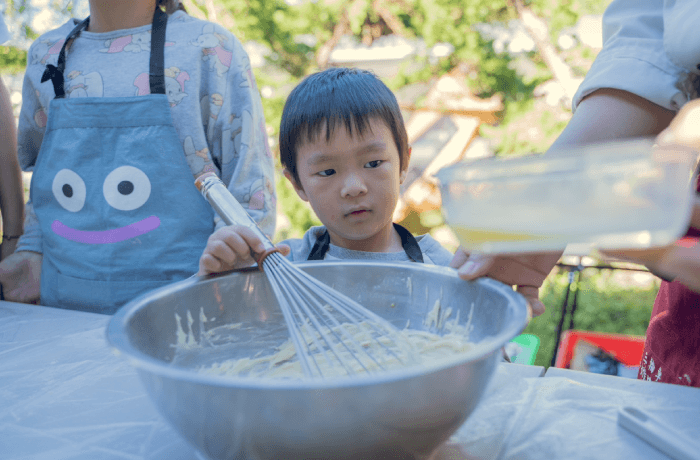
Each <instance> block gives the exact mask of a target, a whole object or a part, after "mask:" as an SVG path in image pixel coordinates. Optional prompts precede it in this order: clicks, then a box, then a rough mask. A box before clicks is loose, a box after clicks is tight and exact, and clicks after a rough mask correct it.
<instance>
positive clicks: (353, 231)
mask: <svg viewBox="0 0 700 460" xmlns="http://www.w3.org/2000/svg"><path fill="white" fill-rule="evenodd" d="M410 154H411V150H410V148H409V146H408V135H407V133H406V128H405V126H404V122H403V117H402V115H401V111H400V110H399V106H398V103H397V101H396V98H395V96H394V95H393V94H392V92H391V90H389V88H387V87H386V85H384V83H382V81H381V80H379V79H378V78H377V77H376V76H375V75H373V74H372V73H370V72H368V71H364V70H359V69H347V68H332V69H328V70H325V71H323V72H319V73H316V74H313V75H310V76H308V77H307V78H305V79H304V80H303V81H302V82H301V83H300V84H299V85H298V86H297V87H296V88H294V90H293V91H292V92H291V93H290V95H289V98H288V99H287V101H286V103H285V106H284V110H283V112H282V121H281V127H280V156H281V162H282V165H283V167H284V175H285V177H286V178H287V180H289V181H290V182H291V184H292V185H293V186H294V189H295V190H296V192H297V194H298V195H299V197H300V198H301V199H302V200H304V201H307V202H308V203H309V204H310V205H311V208H312V209H313V210H314V212H315V213H316V215H317V216H318V218H319V220H320V221H321V222H322V223H323V225H322V226H318V227H312V228H310V229H309V230H308V231H307V232H306V233H305V234H304V236H303V238H301V239H289V240H285V241H283V242H281V243H280V246H279V249H280V250H281V252H282V253H283V254H285V255H286V256H287V257H288V258H289V259H291V260H296V261H299V260H324V259H325V260H339V259H354V260H358V259H360V260H373V261H377V260H379V261H392V262H418V263H431V264H435V265H448V264H449V262H450V260H451V258H452V254H451V253H450V252H449V251H448V250H446V249H445V248H443V247H442V246H441V245H440V243H438V242H437V241H436V240H434V239H433V238H432V237H431V236H430V235H420V236H416V237H414V236H413V235H411V233H410V232H409V231H408V230H406V229H405V228H403V227H401V226H400V225H398V224H395V223H394V222H393V221H392V217H393V214H394V208H395V207H396V204H397V202H398V198H399V186H400V185H401V183H402V182H403V181H404V179H405V178H406V172H407V170H408V163H409V160H410ZM251 250H252V252H254V253H257V254H260V253H262V252H263V247H262V242H261V241H260V239H259V238H258V237H257V236H255V234H254V233H253V232H252V231H251V230H250V229H248V228H246V227H242V226H230V227H224V228H221V229H219V230H217V231H216V233H214V234H213V235H212V236H211V238H210V239H209V242H208V244H207V247H206V248H205V250H204V252H203V253H202V257H201V258H200V261H199V274H200V275H206V274H209V273H219V272H222V271H227V270H231V269H235V268H242V267H246V266H250V265H252V264H254V263H255V260H254V259H253V258H252V256H251Z"/></svg>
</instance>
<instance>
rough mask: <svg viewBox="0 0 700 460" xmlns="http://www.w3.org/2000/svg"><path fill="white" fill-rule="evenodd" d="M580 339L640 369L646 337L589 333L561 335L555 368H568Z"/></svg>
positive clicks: (623, 362) (565, 332) (565, 333)
mask: <svg viewBox="0 0 700 460" xmlns="http://www.w3.org/2000/svg"><path fill="white" fill-rule="evenodd" d="M579 339H584V340H585V341H587V342H590V343H592V344H593V345H596V346H597V347H599V348H600V349H602V350H603V351H605V352H607V353H609V354H611V355H612V356H614V357H615V359H617V360H618V361H620V362H621V363H622V364H624V365H626V366H635V367H638V366H639V364H640V363H641V361H642V354H643V353H644V337H643V336H637V335H624V334H606V333H601V332H588V331H564V332H562V334H561V341H560V342H559V349H558V350H557V359H556V362H555V364H554V366H555V367H560V368H568V367H569V362H570V361H571V358H572V357H573V354H574V347H575V346H576V342H578V341H579Z"/></svg>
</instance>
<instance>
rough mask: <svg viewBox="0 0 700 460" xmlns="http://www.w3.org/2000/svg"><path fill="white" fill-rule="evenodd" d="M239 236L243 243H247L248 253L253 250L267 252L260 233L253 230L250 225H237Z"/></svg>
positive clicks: (259, 252) (258, 252) (257, 252)
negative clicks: (257, 233)
mask: <svg viewBox="0 0 700 460" xmlns="http://www.w3.org/2000/svg"><path fill="white" fill-rule="evenodd" d="M236 230H237V236H238V237H239V238H241V240H242V241H243V243H244V244H245V245H246V248H247V251H248V254H250V251H251V250H252V251H253V252H254V253H255V254H261V253H263V252H265V245H264V244H263V242H262V240H261V239H260V237H259V236H258V235H256V234H255V232H253V230H251V229H249V228H248V227H237V228H236Z"/></svg>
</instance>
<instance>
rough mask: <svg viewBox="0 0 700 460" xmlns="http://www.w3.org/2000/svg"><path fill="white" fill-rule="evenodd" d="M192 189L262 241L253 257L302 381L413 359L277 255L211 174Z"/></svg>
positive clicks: (392, 331) (392, 333)
mask: <svg viewBox="0 0 700 460" xmlns="http://www.w3.org/2000/svg"><path fill="white" fill-rule="evenodd" d="M195 184H196V186H197V188H198V189H199V190H200V192H201V193H202V195H203V196H204V197H205V198H206V199H207V201H209V203H210V204H211V206H212V207H213V208H214V210H215V211H216V212H217V213H218V214H219V216H221V218H222V219H223V220H224V222H226V223H227V224H228V225H241V226H245V227H248V228H250V229H251V230H253V231H254V232H255V233H256V235H258V237H260V239H261V240H262V242H263V245H264V247H265V251H264V252H263V253H262V254H253V256H254V257H255V258H256V259H257V262H258V268H260V269H261V270H262V271H263V272H264V273H265V275H266V276H267V278H268V280H269V281H270V284H271V286H272V290H273V292H274V294H275V297H276V298H277V301H278V303H279V306H280V309H281V310H282V314H283V316H284V320H285V322H286V325H287V329H288V330H289V335H290V339H291V340H292V343H293V345H294V349H295V351H296V355H297V357H298V360H299V362H300V364H301V367H302V369H303V371H304V375H305V376H306V377H310V378H317V377H324V369H325V371H326V372H327V373H328V374H334V373H335V371H337V370H338V369H337V367H338V366H340V367H342V368H343V369H344V370H345V373H346V374H347V375H352V374H355V373H357V372H362V371H365V372H374V371H376V370H383V369H385V368H386V366H387V365H388V363H389V362H392V361H393V362H398V363H400V364H406V363H407V362H410V361H414V360H415V359H414V356H413V351H412V350H411V345H410V343H409V342H407V341H405V340H403V339H401V337H399V335H398V330H397V329H396V328H395V327H394V326H393V325H392V324H391V323H390V322H388V321H387V320H385V319H384V318H382V317H380V316H378V315H377V314H375V313H373V312H371V311H370V310H368V309H366V308H365V307H363V306H362V305H360V304H359V303H358V302H356V301H354V300H352V299H351V298H349V297H347V296H346V295H344V294H342V293H340V292H338V291H336V290H335V289H332V288H331V287H329V286H328V285H326V284H324V283H321V282H320V281H318V280H317V279H316V278H314V277H312V276H311V275H309V274H307V273H306V272H304V271H303V270H301V269H300V268H299V267H297V266H295V265H294V264H293V263H292V262H290V261H289V260H287V259H286V258H285V257H284V256H282V255H281V254H280V253H279V251H278V250H277V249H276V248H275V246H274V245H273V244H272V242H271V241H270V239H269V238H268V237H267V236H266V235H265V234H264V233H263V232H262V230H260V228H259V227H258V226H257V224H256V223H255V221H254V220H253V219H252V218H251V217H250V215H249V214H248V213H247V212H246V210H245V209H244V208H243V206H241V204H240V203H239V202H238V201H237V200H236V199H235V197H234V196H233V195H232V194H231V192H229V190H228V189H227V188H226V186H225V185H224V184H223V182H222V181H221V180H220V179H219V178H218V177H217V176H216V174H214V173H206V174H203V175H201V176H199V178H197V180H196V181H195ZM373 350H377V351H379V353H375V352H374V351H373ZM382 350H383V351H382ZM324 361H325V363H326V364H327V367H324V366H323V362H324Z"/></svg>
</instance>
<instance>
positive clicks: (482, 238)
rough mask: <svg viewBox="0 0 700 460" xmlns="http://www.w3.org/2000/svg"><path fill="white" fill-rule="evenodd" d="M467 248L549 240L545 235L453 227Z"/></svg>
mask: <svg viewBox="0 0 700 460" xmlns="http://www.w3.org/2000/svg"><path fill="white" fill-rule="evenodd" d="M452 230H453V231H454V232H455V235H457V238H459V241H460V243H462V245H463V246H465V247H472V248H480V247H482V246H483V245H484V244H487V243H508V242H516V241H535V240H543V239H547V237H546V236H544V235H537V234H533V233H525V232H512V231H502V230H490V229H485V228H467V227H458V226H454V227H452Z"/></svg>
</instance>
